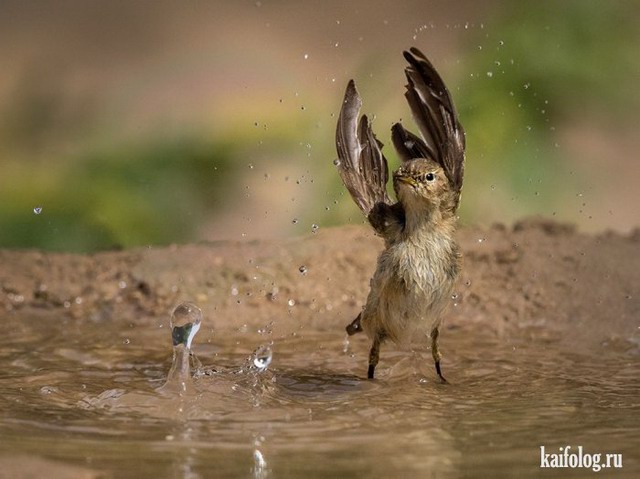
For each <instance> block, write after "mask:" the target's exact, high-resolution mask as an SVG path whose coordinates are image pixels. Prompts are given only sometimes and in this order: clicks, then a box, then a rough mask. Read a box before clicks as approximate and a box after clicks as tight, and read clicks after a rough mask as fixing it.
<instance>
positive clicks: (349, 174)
mask: <svg viewBox="0 0 640 479" xmlns="http://www.w3.org/2000/svg"><path fill="white" fill-rule="evenodd" d="M361 106H362V99H361V98H360V95H359V94H358V90H356V85H355V83H354V81H353V80H351V81H349V84H348V85H347V90H346V91H345V94H344V101H343V103H342V109H341V110H340V117H339V118H338V126H337V129H336V148H337V150H338V159H339V162H337V166H338V171H339V172H340V176H341V177H342V182H343V183H344V185H345V186H346V187H347V189H348V190H349V193H351V196H352V198H353V200H354V201H355V202H356V204H357V205H358V207H359V208H360V209H361V210H362V212H363V213H364V214H365V215H366V216H368V215H369V213H370V212H371V210H372V209H373V207H374V206H375V205H376V204H378V203H384V204H387V205H389V204H391V200H390V199H389V196H388V195H387V181H388V179H389V167H388V166H387V160H386V158H385V157H384V155H383V154H382V150H381V148H382V143H381V142H379V141H378V140H377V138H376V136H375V135H374V134H373V131H372V130H371V125H370V123H369V120H368V118H367V117H366V116H365V115H363V116H362V118H360V122H359V123H358V116H359V115H360V108H361Z"/></svg>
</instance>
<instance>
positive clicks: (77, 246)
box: [0, 0, 640, 252]
mask: <svg viewBox="0 0 640 479" xmlns="http://www.w3.org/2000/svg"><path fill="white" fill-rule="evenodd" d="M501 6H502V7H503V8H501V10H500V12H499V14H500V16H499V18H496V19H495V21H492V22H491V24H487V25H484V26H483V27H482V28H478V27H476V28H474V29H472V30H469V31H467V30H465V34H464V39H465V41H467V42H468V43H467V45H463V46H462V48H460V50H459V51H461V52H463V53H461V55H460V56H459V65H460V68H461V70H460V74H461V76H460V77H459V79H458V82H456V81H455V80H456V79H455V78H452V77H451V75H450V74H448V73H449V72H444V71H443V76H445V79H446V81H447V84H448V85H449V86H450V89H451V91H452V94H453V96H454V100H455V102H456V105H457V107H458V109H459V113H460V116H461V120H462V122H463V124H464V127H465V130H466V132H467V145H468V151H467V158H468V161H467V173H466V177H467V180H468V179H469V178H471V179H472V181H467V183H466V184H465V189H464V195H463V196H464V198H463V202H462V210H461V215H462V216H463V218H465V219H467V220H469V221H479V220H482V219H483V218H484V217H485V215H486V212H487V211H488V210H490V211H492V212H494V213H496V214H495V215H494V216H497V217H499V218H502V219H503V220H507V221H508V220H509V219H513V218H516V217H519V216H521V215H523V214H531V213H539V212H547V213H548V212H550V211H552V210H553V205H554V203H555V202H556V201H558V198H560V197H561V195H562V190H563V189H567V188H569V187H570V186H571V182H572V181H576V178H575V176H573V175H572V174H571V172H570V171H568V166H567V162H566V161H565V160H566V159H565V158H563V154H564V153H563V152H562V150H561V148H557V147H556V145H555V143H556V141H557V133H556V131H555V128H556V126H557V125H559V124H562V122H566V121H571V119H572V118H575V117H584V116H590V115H593V116H594V117H598V118H602V117H603V116H604V118H605V120H604V121H608V122H612V123H615V122H620V123H624V122H625V120H626V119H627V118H628V117H629V114H630V113H631V112H633V111H634V110H637V108H638V106H639V105H638V99H639V98H640V96H639V95H637V94H636V92H635V89H636V85H637V80H638V76H639V73H638V72H640V57H639V56H638V54H637V48H636V46H637V45H638V39H639V38H638V36H639V33H638V28H637V27H638V17H639V15H638V14H639V13H640V8H639V7H638V4H637V3H634V2H622V1H620V2H602V1H590V0H584V1H582V0H570V1H565V2H556V1H541V2H535V3H526V2H520V1H512V2H505V3H503V4H501ZM416 44H417V46H419V47H422V45H420V42H419V41H418V42H416ZM363 62H364V63H366V64H367V65H368V66H367V67H366V68H365V67H363V68H362V74H361V75H360V76H358V78H361V77H366V76H367V72H369V71H370V70H371V71H373V70H374V69H375V68H379V65H380V62H379V59H378V56H377V55H376V53H375V52H371V53H369V54H368V55H365V58H364V59H363ZM439 69H441V70H443V69H444V68H440V66H439ZM36 73H37V72H36ZM45 73H46V72H45ZM356 73H357V72H356ZM384 75H386V73H385V72H382V71H381V72H380V74H379V75H378V76H376V77H375V79H374V80H371V81H377V79H378V78H383V77H384ZM354 76H355V73H354ZM394 78H395V76H394ZM394 81H395V80H394ZM312 89H313V85H311V86H310V87H309V90H310V91H311V90H312ZM15 93H16V94H15V95H13V96H12V98H14V100H15V101H13V102H12V103H11V104H10V105H9V106H8V107H7V108H5V110H4V111H5V112H6V113H7V115H5V118H4V121H3V122H2V125H0V161H2V176H1V177H0V247H12V248H30V247H35V248H43V249H49V250H59V251H82V252H90V251H97V250H102V249H110V248H126V247H132V246H142V245H149V244H152V245H156V244H168V243H171V242H181V241H190V240H193V237H194V233H195V231H196V229H197V228H198V227H200V226H201V225H202V223H203V221H205V220H206V219H207V218H211V217H213V216H214V215H215V213H216V212H220V211H221V210H223V209H225V208H226V207H228V205H229V204H230V202H232V201H234V198H239V195H242V191H243V188H242V187H239V185H240V182H241V181H242V178H243V175H245V174H246V170H243V169H242V168H243V167H245V166H246V165H247V163H246V162H243V161H238V160H239V159H240V158H256V159H257V161H260V159H261V158H262V159H264V158H267V159H268V160H269V161H272V159H273V158H284V159H285V160H287V159H289V160H292V161H296V157H297V158H298V160H297V161H299V157H301V156H302V155H301V154H300V153H299V151H300V150H301V149H304V146H303V145H304V144H306V143H309V144H313V145H314V148H313V156H312V160H313V161H309V162H308V163H305V164H304V165H305V166H304V167H305V168H307V165H308V170H307V176H308V177H310V178H315V179H316V181H315V183H314V182H313V181H311V183H313V185H312V186H307V188H305V190H304V193H305V194H306V195H308V197H312V198H314V200H313V201H308V205H305V208H306V210H307V211H308V212H307V213H305V214H306V215H307V217H306V218H303V221H302V222H304V223H305V224H306V223H308V224H311V223H312V222H313V223H320V224H321V225H323V226H325V225H329V224H337V223H342V222H344V221H346V220H348V219H351V221H352V222H356V223H357V222H358V221H359V220H361V219H362V218H361V216H360V214H359V212H358V211H357V209H356V208H355V207H354V206H353V204H352V203H351V201H350V199H349V198H348V197H347V196H345V195H344V188H343V187H342V185H341V184H340V181H339V177H338V175H337V173H336V172H335V171H334V168H332V165H331V160H332V159H333V158H334V157H335V151H334V143H333V142H334V140H333V122H335V117H333V118H331V120H330V123H332V124H331V125H329V126H326V125H328V123H329V121H328V120H327V118H328V115H329V112H330V111H334V112H335V110H336V109H337V107H338V105H339V101H340V99H339V98H336V101H335V104H334V105H323V106H322V107H320V106H318V105H314V106H310V105H309V103H313V101H310V102H309V103H305V104H306V105H307V109H306V111H305V115H306V121H302V120H300V118H298V117H296V118H295V119H292V118H291V117H287V116H286V115H285V116H281V117H276V118H275V119H274V117H273V116H272V115H271V114H270V113H271V111H270V109H271V107H269V106H268V105H267V106H266V107H265V108H266V109H267V110H269V111H266V112H265V114H264V115H259V117H260V118H261V119H264V120H263V121H264V123H265V127H264V131H262V127H261V128H255V129H253V130H252V132H251V133H248V132H247V131H246V128H245V130H244V131H241V132H240V133H239V132H238V131H237V129H236V130H234V128H233V127H229V128H227V130H225V131H226V132H223V133H222V134H219V135H218V136H217V137H216V139H215V140H209V139H204V138H209V136H206V135H201V134H198V133H194V132H187V133H178V134H175V135H173V136H170V137H167V136H166V135H165V134H163V133H162V132H161V131H157V132H155V133H154V132H153V131H151V132H150V133H149V132H147V133H145V134H144V135H145V136H144V138H140V137H139V136H138V137H134V138H133V139H131V140H128V141H124V142H123V143H121V144H118V145H113V144H108V143H105V141H104V138H105V137H107V136H108V135H106V134H105V135H101V134H100V133H99V132H100V131H101V129H102V128H103V126H104V125H103V123H102V122H101V121H100V120H96V117H99V116H100V113H99V111H100V109H99V108H97V107H96V106H95V104H94V102H93V101H92V99H91V98H90V97H89V98H86V99H81V100H76V101H77V104H76V105H73V107H72V108H68V105H65V101H64V100H61V99H60V98H64V95H65V93H64V86H61V85H57V86H56V85H51V84H50V82H48V80H47V75H46V74H39V73H37V74H30V75H27V76H26V77H25V80H24V81H21V82H20V83H19V88H18V89H17V91H16V92H15ZM296 96H297V93H296ZM393 101H402V100H401V97H400V96H399V95H398V97H397V100H396V99H394V100H393ZM281 103H282V100H280V104H281ZM318 103H320V102H318ZM297 108H299V107H297ZM298 113H299V114H300V112H299V111H298ZM369 113H371V112H369ZM374 113H375V112H374ZM311 116H313V117H314V118H313V119H311V118H310V117H311ZM318 118H320V119H321V120H318ZM261 121H262V120H261ZM316 121H318V122H320V121H322V122H324V123H323V124H324V125H325V126H323V127H322V128H318V126H317V124H316ZM267 122H268V123H269V125H268V130H267V128H266V123H267ZM247 125H251V121H250V120H249V121H248V122H247V123H246V124H245V127H246V126H247ZM256 125H258V123H257V122H256ZM375 126H376V129H377V130H382V128H383V126H382V125H375ZM249 129H251V127H249ZM69 131H73V132H74V133H73V134H72V136H67V137H64V135H69ZM96 131H97V132H98V133H97V134H96ZM378 133H379V134H380V136H381V138H385V137H384V136H383V133H382V131H379V132H378ZM385 134H386V133H385ZM85 136H87V137H90V138H91V139H90V140H89V141H86V142H83V141H79V140H80V139H81V138H84V137H85ZM258 139H259V141H256V140H258ZM56 141H57V142H58V143H59V144H63V145H64V144H65V143H71V144H76V143H78V144H79V145H80V146H79V147H77V148H76V151H74V152H73V153H71V154H69V153H66V152H64V151H63V150H62V149H61V150H59V151H44V152H43V148H44V149H45V150H46V148H47V145H49V144H50V143H53V144H55V143H56ZM387 143H390V142H388V141H387ZM248 144H249V145H253V146H249V147H248V146H247V145H248ZM305 151H306V150H305ZM385 154H386V155H387V157H388V158H389V159H390V160H391V161H392V162H394V161H396V160H395V154H394V153H393V152H392V148H390V145H387V147H385ZM283 161H284V160H283ZM299 164H300V163H299ZM265 170H268V168H265ZM303 202H304V201H303ZM303 202H300V203H303ZM300 203H298V204H300ZM40 207H41V208H42V210H41V212H40V213H39V214H36V213H35V212H34V208H40Z"/></svg>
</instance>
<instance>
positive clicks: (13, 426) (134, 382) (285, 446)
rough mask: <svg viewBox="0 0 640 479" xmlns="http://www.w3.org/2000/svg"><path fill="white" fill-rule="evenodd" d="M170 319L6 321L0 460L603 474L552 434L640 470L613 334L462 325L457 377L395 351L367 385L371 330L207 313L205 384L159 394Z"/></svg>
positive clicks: (308, 470) (638, 390) (638, 400)
mask: <svg viewBox="0 0 640 479" xmlns="http://www.w3.org/2000/svg"><path fill="white" fill-rule="evenodd" d="M166 322H167V321H166V319H159V320H158V324H156V325H151V326H149V327H139V326H135V327H134V325H133V323H129V322H124V321H123V322H121V324H116V323H110V324H104V323H103V324H95V323H90V322H84V323H83V322H78V321H74V320H71V319H59V318H53V317H50V316H49V315H43V316H42V317H34V318H33V319H32V320H30V321H25V320H24V319H21V320H18V319H17V318H15V317H12V316H8V317H7V318H6V319H5V321H4V334H3V336H2V338H1V339H0V360H1V363H2V365H3V370H2V373H1V377H0V405H1V406H0V410H1V411H2V415H1V419H0V434H1V437H2V439H1V441H0V466H1V468H0V469H2V470H4V471H13V472H14V473H15V472H16V471H17V472H20V471H23V470H24V468H23V467H21V466H20V464H23V465H24V464H28V463H29V462H31V461H36V460H42V459H44V460H49V461H53V462H44V463H43V465H41V466H39V467H41V469H42V471H49V474H48V475H49V477H92V476H91V474H92V472H96V473H97V474H98V475H99V476H100V477H102V476H106V477H193V478H197V477H228V476H235V477H287V476H301V475H305V476H308V477H321V476H325V477H328V476H332V477H363V476H366V477H391V476H395V477H398V476H401V475H402V476H405V477H461V476H472V477H500V476H504V477H513V476H516V475H517V476H519V477H539V476H540V475H541V472H545V473H553V472H555V473H556V474H557V476H558V477H560V476H562V477H582V476H584V475H585V474H586V473H591V470H590V469H587V470H586V469H556V470H555V471H554V470H549V469H548V470H545V471H541V469H540V468H539V466H540V460H541V458H540V446H545V448H546V451H553V452H557V451H558V448H559V447H561V446H565V445H571V446H572V448H574V449H576V448H577V447H578V446H583V448H584V451H585V452H588V453H621V454H622V458H623V468H622V469H615V470H614V469H609V470H605V469H603V470H602V471H600V473H599V475H600V476H611V477H620V475H621V474H625V475H629V476H633V475H634V474H635V473H637V472H638V471H639V470H640V467H639V463H638V458H639V454H638V451H639V450H640V433H639V431H640V377H639V376H638V367H637V365H638V357H637V355H636V354H635V353H633V352H631V353H630V352H629V351H628V350H627V351H616V350H615V348H614V347H612V346H607V345H603V347H602V357H599V358H597V357H594V356H593V355H586V354H579V353H577V352H572V351H560V350H559V349H558V347H557V345H556V344H554V343H553V342H550V341H529V340H527V341H525V340H522V341H513V340H499V339H496V338H494V337H483V336H482V335H477V334H469V333H468V332H465V331H463V330H461V329H452V330H448V331H446V334H445V335H444V337H443V343H442V344H443V347H444V348H445V352H446V357H445V361H444V368H445V369H444V372H445V375H446V376H448V378H449V381H450V383H449V384H441V383H439V382H438V381H436V379H435V374H434V372H433V371H432V363H431V359H430V354H428V352H413V353H412V352H410V351H404V352H403V351H394V350H393V348H391V347H388V348H386V349H385V350H383V354H382V359H381V364H380V366H379V370H378V378H377V379H376V380H374V381H368V380H366V379H363V377H364V374H365V367H366V356H367V348H368V343H367V340H366V338H364V337H354V338H352V339H351V341H350V343H346V342H345V337H344V336H343V334H342V333H340V332H336V333H330V332H322V331H305V330H302V331H301V332H300V333H299V334H297V335H295V336H288V337H286V338H276V337H272V336H271V335H270V334H269V333H268V332H263V334H258V333H247V332H241V331H235V332H234V331H227V332H224V333H223V332H217V333H216V334H213V332H212V329H211V328H209V327H207V325H206V320H205V323H204V324H203V327H202V329H201V331H200V333H199V335H198V336H197V337H196V338H195V340H194V346H193V350H194V352H195V355H196V356H197V358H198V360H199V361H201V362H202V367H200V368H198V370H197V371H195V372H196V377H195V379H194V390H195V391H194V392H193V393H192V394H187V395H185V396H183V397H180V396H179V395H178V394H162V393H159V392H157V391H156V389H157V388H159V387H160V386H162V384H163V383H164V382H165V379H166V377H167V372H168V370H169V367H170V365H171V355H172V354H171V336H170V334H169V332H168V329H169V328H168V325H167V324H164V323H166ZM271 342H273V344H272V350H273V360H272V363H271V364H270V366H269V367H268V368H267V369H266V370H263V371H259V370H258V369H256V368H255V367H252V366H250V365H251V354H252V351H253V350H254V349H255V348H257V347H259V346H260V345H268V344H269V343H271ZM67 466H73V467H71V468H69V469H66V467H67ZM56 474H57V475H56ZM0 475H2V474H1V473H0ZM552 475H553V474H552ZM18 477H19V474H18Z"/></svg>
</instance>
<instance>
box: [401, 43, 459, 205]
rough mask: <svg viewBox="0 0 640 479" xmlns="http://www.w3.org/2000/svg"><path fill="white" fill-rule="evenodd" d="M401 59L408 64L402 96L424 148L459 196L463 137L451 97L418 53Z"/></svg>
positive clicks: (428, 63) (409, 52) (429, 63)
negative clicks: (403, 94) (405, 89)
mask: <svg viewBox="0 0 640 479" xmlns="http://www.w3.org/2000/svg"><path fill="white" fill-rule="evenodd" d="M404 57H405V59H406V60H407V61H408V62H409V66H408V67H406V68H405V74H406V76H407V80H408V84H407V91H406V93H405V97H406V98H407V101H408V103H409V107H410V108H411V112H412V114H413V117H414V119H415V121H416V123H417V124H418V128H419V129H420V133H421V135H422V139H423V140H424V145H423V146H425V147H426V149H427V151H428V152H431V153H433V154H435V157H433V156H431V158H432V159H434V160H435V161H437V162H438V163H439V164H440V165H441V166H442V168H443V169H444V171H445V174H446V175H447V178H448V179H449V182H450V183H451V185H452V186H453V188H454V189H455V190H456V191H457V192H458V197H459V195H460V190H461V189H462V182H463V177H464V150H465V136H464V130H463V128H462V125H461V124H460V121H459V120H458V114H457V113H456V110H455V107H454V105H453V101H452V100H451V94H450V93H449V90H448V89H447V87H446V86H445V84H444V82H443V81H442V78H441V77H440V75H439V74H438V72H437V71H436V69H435V68H434V67H433V65H432V64H431V62H430V61H429V60H427V58H426V57H425V56H424V55H423V53H422V52H421V51H420V50H418V49H417V48H411V49H410V50H409V51H408V52H407V51H405V52H404ZM395 143H396V142H395V141H394V144H395ZM419 148H421V147H419ZM401 154H402V153H401Z"/></svg>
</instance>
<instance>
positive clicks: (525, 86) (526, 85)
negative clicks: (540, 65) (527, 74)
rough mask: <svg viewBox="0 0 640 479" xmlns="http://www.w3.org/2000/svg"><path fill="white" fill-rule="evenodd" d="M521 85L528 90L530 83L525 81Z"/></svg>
mask: <svg viewBox="0 0 640 479" xmlns="http://www.w3.org/2000/svg"><path fill="white" fill-rule="evenodd" d="M523 86H524V89H525V90H528V89H529V87H530V86H531V83H525V84H524V85H523Z"/></svg>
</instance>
